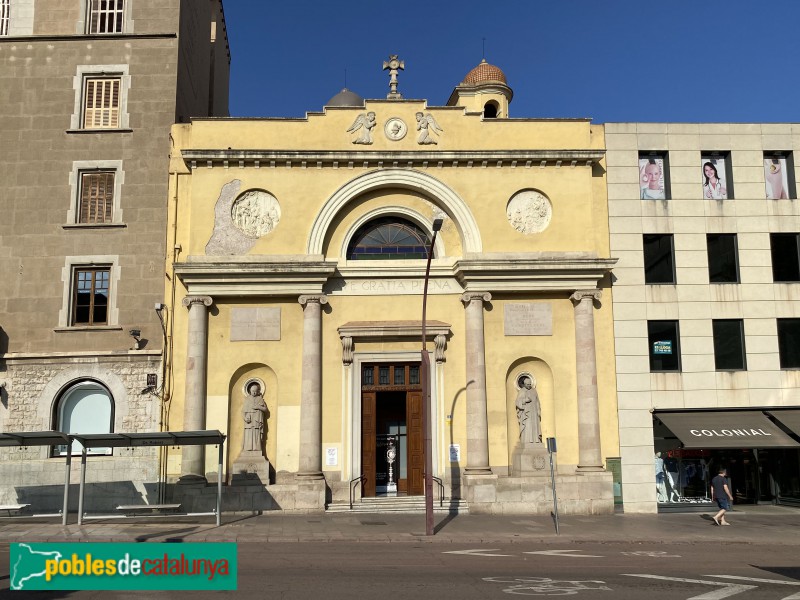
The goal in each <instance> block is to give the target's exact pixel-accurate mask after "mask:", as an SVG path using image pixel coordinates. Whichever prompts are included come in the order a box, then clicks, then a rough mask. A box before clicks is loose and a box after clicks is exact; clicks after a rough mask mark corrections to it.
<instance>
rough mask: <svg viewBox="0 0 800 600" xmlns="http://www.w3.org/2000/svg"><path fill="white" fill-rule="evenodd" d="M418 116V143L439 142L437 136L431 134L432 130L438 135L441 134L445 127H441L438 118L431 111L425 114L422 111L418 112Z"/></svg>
mask: <svg viewBox="0 0 800 600" xmlns="http://www.w3.org/2000/svg"><path fill="white" fill-rule="evenodd" d="M416 116H417V131H419V137H418V138H417V143H418V144H422V145H428V144H438V143H439V142H437V141H436V138H435V137H433V136H431V132H433V133H435V134H437V135H438V134H441V133H442V132H443V131H444V129H442V128H441V127H439V124H438V123H437V122H436V119H434V118H433V115H432V114H431V113H428V114H427V115H425V114H422V113H421V112H418V113H417V115H416Z"/></svg>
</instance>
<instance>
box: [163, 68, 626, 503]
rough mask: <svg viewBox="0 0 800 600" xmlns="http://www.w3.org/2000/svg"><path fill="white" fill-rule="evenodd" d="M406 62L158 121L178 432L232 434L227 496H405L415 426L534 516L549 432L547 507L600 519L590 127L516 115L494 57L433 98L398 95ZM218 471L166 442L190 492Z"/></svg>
mask: <svg viewBox="0 0 800 600" xmlns="http://www.w3.org/2000/svg"><path fill="white" fill-rule="evenodd" d="M393 64H394V65H395V66H393ZM397 64H400V61H399V60H398V59H397V57H390V60H389V61H387V63H386V66H387V68H389V69H390V70H394V73H393V74H392V75H391V79H390V87H389V95H388V98H387V99H377V100H366V101H365V100H363V99H362V98H360V97H359V96H358V95H357V94H355V93H353V92H351V91H348V90H344V91H343V92H341V93H340V94H337V95H336V96H334V97H333V98H332V99H331V101H330V102H329V103H328V105H327V106H326V107H325V108H324V110H323V111H322V112H316V113H309V114H308V115H307V116H306V117H305V118H298V119H269V118H266V119H257V120H256V119H233V118H231V119H213V120H212V119H193V120H192V123H191V124H182V125H176V126H175V127H174V128H173V134H172V135H173V139H174V146H173V151H172V162H171V173H170V176H171V188H170V190H171V191H170V211H169V215H170V226H169V228H168V231H169V232H170V236H171V237H170V238H169V240H168V247H170V248H173V247H174V248H175V253H174V256H172V257H171V258H172V260H170V261H168V264H167V272H168V274H169V277H168V280H167V288H166V297H167V299H168V300H167V303H168V305H169V309H170V311H171V313H172V314H173V315H174V322H173V327H171V328H170V336H171V353H170V355H171V361H170V364H169V369H170V372H171V373H172V376H173V377H174V382H175V385H174V392H175V393H174V396H173V400H172V403H171V406H170V413H169V425H170V428H171V429H173V430H181V429H185V430H190V429H191V430H193V429H204V428H209V429H219V430H221V431H223V432H225V433H226V434H228V435H229V444H228V446H227V450H226V456H225V463H224V471H225V477H226V483H230V484H231V485H230V486H229V487H228V488H227V489H226V492H225V494H226V498H227V505H226V506H227V507H228V508H229V509H230V508H240V509H270V508H280V509H286V510H322V509H323V508H324V507H325V506H326V504H329V503H337V502H339V503H341V502H347V500H348V495H349V493H350V491H351V490H356V495H357V497H361V496H364V497H369V496H376V495H391V494H394V493H397V494H400V495H408V496H414V495H420V494H422V481H423V472H424V464H423V452H422V445H423V437H424V434H423V425H424V423H425V420H426V419H427V420H428V421H429V422H430V424H431V429H432V463H433V467H432V468H433V475H434V476H435V477H436V478H438V479H439V480H441V482H442V484H443V486H444V490H445V494H446V495H447V496H448V497H450V498H461V499H463V500H466V501H467V502H468V504H469V510H470V511H475V512H516V513H525V512H527V513H532V512H542V513H544V512H549V511H550V510H551V508H552V496H550V495H549V488H550V479H549V463H548V462H547V454H546V450H545V449H544V442H545V441H546V438H549V437H553V438H556V440H557V444H558V453H557V463H558V465H557V480H558V483H559V486H560V487H559V498H560V500H561V505H562V510H564V511H566V512H570V513H598V512H608V511H611V510H613V502H614V498H613V489H612V477H611V474H610V473H609V472H607V471H606V470H605V467H606V463H607V459H608V458H613V457H617V456H618V451H619V448H618V441H617V422H616V416H617V408H616V394H615V384H614V371H615V370H614V367H613V356H614V353H613V340H612V316H611V310H610V303H609V296H608V294H607V290H608V286H609V283H610V270H611V268H612V266H613V263H614V261H613V260H612V259H611V258H610V257H609V248H608V231H607V223H608V219H607V213H606V206H607V203H606V197H605V176H604V173H605V170H604V166H603V165H604V148H603V129H602V127H595V126H593V125H591V123H590V122H589V121H588V120H586V119H526V118H509V116H508V106H509V102H510V101H511V98H512V92H511V88H510V87H509V85H508V83H507V81H506V78H505V75H504V74H503V72H502V71H501V70H500V69H499V68H497V67H495V66H492V65H489V64H487V63H486V62H485V61H484V62H483V63H481V64H480V65H478V66H477V67H476V68H475V69H473V70H472V71H470V72H469V73H468V74H467V76H466V77H465V78H464V80H463V82H462V83H461V84H459V85H458V86H457V87H456V88H455V90H454V92H453V94H452V95H451V97H450V100H449V102H448V105H447V106H428V104H427V102H426V101H424V100H411V99H404V98H403V97H402V95H401V90H402V85H400V88H398V81H397V68H396V65H397ZM439 219H441V221H442V222H443V225H442V227H441V231H439V232H438V237H437V238H436V243H435V245H434V247H433V259H432V267H431V275H430V285H429V288H428V300H427V318H426V320H425V324H426V331H425V336H426V338H427V340H426V341H427V344H428V347H429V349H430V350H431V365H432V366H431V381H432V386H431V387H432V401H431V405H430V410H429V412H427V413H426V412H425V411H424V403H423V391H424V390H423V387H422V379H421V372H420V367H421V364H420V363H421V356H420V348H421V344H422V341H421V340H422V337H423V327H422V324H423V322H422V318H421V316H422V310H423V302H422V301H423V290H424V279H425V267H426V261H425V258H426V256H427V248H428V246H429V244H431V240H432V235H433V232H434V230H435V225H436V224H437V220H439ZM172 236H174V237H172ZM173 274H174V275H173ZM526 378H527V379H529V380H530V388H531V389H530V390H528V388H527V387H526ZM254 384H257V385H254ZM252 390H255V391H253V393H252V394H251V393H250V392H251V391H252ZM526 390H527V391H526ZM253 394H255V397H256V398H257V399H256V400H255V405H253V404H252V402H253V399H252V398H253ZM259 394H263V398H264V402H263V405H262V404H260V402H261V401H260V400H258V397H259ZM535 396H538V402H539V404H540V406H541V411H540V413H541V417H540V421H539V416H538V415H537V411H536V410H534V409H533V408H526V406H527V404H528V403H530V404H531V406H533V405H534V404H535V403H536V400H534V397H535ZM518 405H519V407H520V409H519V411H518V408H517V406H518ZM253 406H262V409H263V410H261V414H262V415H264V416H263V417H262V416H260V415H258V414H256V413H255V412H253V410H254V409H253ZM526 410H527V411H532V412H527V413H526V412H525V411H526ZM518 413H524V414H519V415H518ZM262 418H263V420H264V424H263V428H262V426H261V425H260V424H256V425H254V423H260V420H261V419H262ZM521 421H524V423H523V425H522V426H521V425H520V423H521ZM539 423H540V424H539ZM254 428H255V429H257V430H258V432H257V433H254V431H253V430H254ZM526 428H527V429H526ZM521 429H522V430H524V431H521ZM254 436H257V438H256V437H254ZM526 436H529V437H526ZM255 439H258V440H259V443H258V444H256V443H255V442H254V440H255ZM392 459H394V462H392ZM390 467H391V468H390ZM216 469H217V457H216V453H213V452H209V453H208V455H206V456H204V454H203V452H202V451H201V450H199V449H192V448H183V449H181V450H174V451H171V452H170V455H169V460H168V476H169V480H170V481H178V482H181V483H188V484H191V483H194V484H195V485H196V486H199V491H198V490H197V489H194V490H193V491H192V492H191V493H189V492H188V491H187V490H192V486H191V485H177V486H175V488H174V489H175V493H176V494H177V495H179V496H181V499H182V503H183V504H184V505H185V506H190V505H192V503H193V502H195V501H197V502H199V501H201V500H200V499H202V498H203V494H204V491H203V490H206V492H207V493H211V492H208V490H210V489H212V488H211V486H207V484H206V481H208V480H211V481H213V480H214V478H215V477H216ZM237 483H241V484H242V485H241V486H240V487H239V488H238V492H237V485H236V484H237ZM206 500H208V498H206ZM193 506H196V507H197V508H199V505H193Z"/></svg>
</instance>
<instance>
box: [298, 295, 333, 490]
mask: <svg viewBox="0 0 800 600" xmlns="http://www.w3.org/2000/svg"><path fill="white" fill-rule="evenodd" d="M298 302H299V303H300V305H301V306H302V307H303V368H302V377H303V381H302V385H301V388H300V394H301V395H300V469H299V471H298V472H297V476H298V477H299V478H302V479H322V305H323V304H327V303H328V298H327V296H325V295H324V294H319V295H313V296H312V295H308V296H306V295H304V296H300V298H299V299H298Z"/></svg>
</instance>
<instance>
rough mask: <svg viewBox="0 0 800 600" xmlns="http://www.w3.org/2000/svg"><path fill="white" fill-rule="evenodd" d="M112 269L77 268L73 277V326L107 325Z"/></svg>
mask: <svg viewBox="0 0 800 600" xmlns="http://www.w3.org/2000/svg"><path fill="white" fill-rule="evenodd" d="M110 280H111V268H110V267H107V266H105V267H75V270H74V272H73V277H72V289H73V293H72V325H73V326H76V325H77V326H85V325H89V326H91V325H107V324H108V298H109V287H110V286H109V284H110Z"/></svg>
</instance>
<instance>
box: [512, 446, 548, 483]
mask: <svg viewBox="0 0 800 600" xmlns="http://www.w3.org/2000/svg"><path fill="white" fill-rule="evenodd" d="M511 476H512V477H549V476H550V457H549V456H548V455H547V447H546V446H545V445H544V444H542V443H541V442H539V443H533V444H525V445H522V444H517V447H516V448H514V452H513V453H512V454H511Z"/></svg>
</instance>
